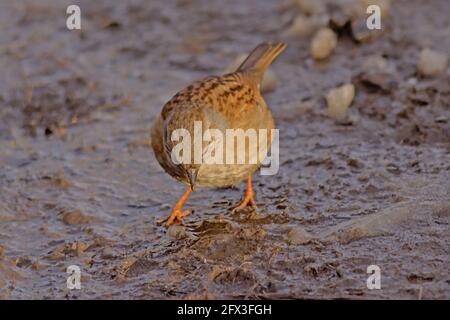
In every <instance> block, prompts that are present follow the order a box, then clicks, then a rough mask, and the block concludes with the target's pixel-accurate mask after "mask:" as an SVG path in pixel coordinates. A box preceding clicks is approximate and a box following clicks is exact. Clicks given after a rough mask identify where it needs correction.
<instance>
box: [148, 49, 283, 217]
mask: <svg viewBox="0 0 450 320" xmlns="http://www.w3.org/2000/svg"><path fill="white" fill-rule="evenodd" d="M285 48H286V44H285V43H282V42H277V43H263V44H260V45H258V46H257V47H256V48H255V49H254V50H253V51H252V52H251V53H250V54H249V56H248V57H247V59H246V60H244V62H243V63H242V64H241V65H240V66H239V68H238V69H237V70H236V71H235V72H233V73H230V74H226V75H222V76H216V77H209V78H206V79H203V80H200V81H196V82H194V83H192V84H191V85H189V86H188V87H186V88H184V89H182V90H181V91H179V92H178V93H177V94H176V95H175V96H174V97H173V98H172V99H170V101H168V102H167V103H166V104H165V105H164V107H163V109H162V111H161V115H160V116H159V117H158V118H157V119H156V121H155V122H154V124H153V126H152V129H151V142H152V148H153V151H154V153H155V156H156V159H157V160H158V162H159V164H160V165H161V166H162V167H163V169H164V170H165V171H166V172H167V173H168V174H170V175H171V176H172V177H174V178H176V179H177V180H179V181H181V182H183V183H185V184H186V185H187V187H186V190H185V191H184V193H183V195H182V196H181V198H180V199H179V200H178V202H177V203H176V205H175V206H174V208H173V209H172V211H171V213H170V216H169V217H168V218H167V219H166V220H167V224H168V225H171V224H173V223H174V222H177V221H178V222H181V218H182V217H184V216H186V215H187V214H188V213H189V211H188V210H182V206H183V203H184V202H185V201H186V198H187V197H188V195H189V193H190V192H191V191H193V190H194V186H195V187H224V186H230V185H235V184H237V183H239V182H241V181H242V180H244V179H245V178H247V189H246V191H245V193H244V197H243V198H242V200H241V201H240V202H239V203H238V204H237V205H236V206H235V207H234V209H233V211H236V210H241V209H243V208H245V207H247V206H251V207H256V203H255V201H254V199H253V190H252V180H251V175H252V173H253V172H254V171H255V170H257V169H258V168H259V167H260V165H261V163H260V161H259V160H258V161H257V162H256V163H255V162H251V161H249V159H250V157H251V156H252V154H251V152H253V153H254V151H255V150H254V149H252V150H250V148H249V141H248V137H247V138H246V143H245V147H244V148H245V152H246V153H245V161H244V162H243V163H242V162H241V163H236V162H233V164H226V163H224V164H220V163H204V162H203V163H201V162H200V163H199V162H198V161H197V162H196V161H188V162H189V163H186V162H183V163H179V162H177V161H173V160H172V151H173V150H174V148H175V145H176V144H177V143H178V142H174V141H173V139H172V138H173V136H172V134H173V132H174V130H176V129H185V130H187V131H188V132H189V133H191V136H193V135H194V134H195V133H194V127H195V126H194V122H196V121H200V122H201V124H202V129H203V130H207V129H218V130H220V132H222V133H224V136H225V130H226V129H243V130H244V131H245V130H247V129H255V130H257V131H258V130H259V129H266V130H267V132H268V133H269V136H268V138H267V148H266V147H264V149H263V150H264V151H263V152H265V154H264V157H265V156H266V155H267V149H268V148H269V147H270V145H271V142H272V138H273V137H272V136H271V129H274V120H273V118H272V113H271V112H270V110H269V108H268V107H267V104H266V102H265V101H264V99H263V97H262V96H261V93H260V83H261V80H262V77H263V75H264V71H265V70H266V69H267V67H268V66H269V65H270V64H271V63H272V61H273V60H274V59H275V58H276V57H277V56H278V55H279V54H280V53H281V52H282V51H283V50H284V49H285ZM194 139H195V138H193V139H191V144H192V146H193V150H194V148H195V147H196V146H194V142H193V140H194ZM208 144H209V143H208V142H207V141H206V142H205V141H202V144H201V145H202V147H203V148H205V147H206V149H207V147H208ZM223 145H225V143H224V144H223ZM197 147H198V145H197ZM237 149H238V147H237V141H234V151H235V153H234V156H236V157H237V152H239V150H237ZM241 149H242V147H241ZM202 150H205V149H202ZM259 150H260V149H259V146H258V151H257V152H259ZM221 151H223V159H226V148H225V147H223V150H221ZM241 151H242V150H241ZM183 152H184V151H183ZM214 152H220V151H217V150H216V151H214ZM192 153H193V154H195V150H194V151H193V152H192ZM253 156H254V155H253ZM258 159H260V158H258ZM234 160H235V161H236V158H235V159H234ZM224 162H225V161H224Z"/></svg>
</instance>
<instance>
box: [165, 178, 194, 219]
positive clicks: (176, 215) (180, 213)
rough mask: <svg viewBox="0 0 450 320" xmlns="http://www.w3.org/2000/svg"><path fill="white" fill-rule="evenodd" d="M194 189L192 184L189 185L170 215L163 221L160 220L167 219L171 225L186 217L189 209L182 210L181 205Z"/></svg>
mask: <svg viewBox="0 0 450 320" xmlns="http://www.w3.org/2000/svg"><path fill="white" fill-rule="evenodd" d="M191 191H192V189H191V186H187V188H186V190H185V191H184V192H183V194H182V195H181V197H180V199H179V200H178V202H177V203H176V204H175V207H173V209H172V211H171V213H170V216H169V217H168V218H166V219H164V220H162V221H158V222H160V223H162V222H165V221H167V225H168V226H170V225H172V224H173V223H174V222H181V218H182V217H185V216H187V215H188V214H189V210H181V207H182V206H183V203H184V202H185V201H186V199H187V197H188V195H189V193H191Z"/></svg>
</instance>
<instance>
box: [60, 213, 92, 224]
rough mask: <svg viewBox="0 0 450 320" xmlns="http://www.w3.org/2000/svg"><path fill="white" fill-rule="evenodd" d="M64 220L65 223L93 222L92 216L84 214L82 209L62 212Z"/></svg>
mask: <svg viewBox="0 0 450 320" xmlns="http://www.w3.org/2000/svg"><path fill="white" fill-rule="evenodd" d="M61 213H62V221H63V222H64V223H65V224H68V225H73V224H88V223H91V222H92V218H91V217H88V216H86V215H84V214H83V213H82V212H81V211H80V210H73V211H65V210H63V211H62V212H61Z"/></svg>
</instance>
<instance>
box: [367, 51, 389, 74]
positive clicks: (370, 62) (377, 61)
mask: <svg viewBox="0 0 450 320" xmlns="http://www.w3.org/2000/svg"><path fill="white" fill-rule="evenodd" d="M362 70H363V72H365V73H379V72H390V71H391V70H390V66H389V64H388V61H387V60H386V59H385V58H383V57H382V56H379V55H373V56H370V57H368V58H367V59H366V60H365V61H364V64H363V66H362Z"/></svg>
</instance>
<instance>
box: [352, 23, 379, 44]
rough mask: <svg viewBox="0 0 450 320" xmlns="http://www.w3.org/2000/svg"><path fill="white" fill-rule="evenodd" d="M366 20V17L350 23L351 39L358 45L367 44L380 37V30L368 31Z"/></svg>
mask: <svg viewBox="0 0 450 320" xmlns="http://www.w3.org/2000/svg"><path fill="white" fill-rule="evenodd" d="M366 19H367V18H366V17H361V18H356V19H354V20H353V21H352V23H351V30H352V36H353V39H355V41H357V42H360V43H362V42H369V41H371V40H373V39H375V38H376V37H378V36H380V35H381V33H382V29H381V30H379V29H373V30H370V29H369V28H367V22H366Z"/></svg>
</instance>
